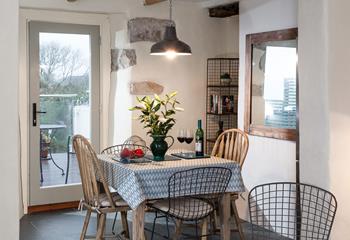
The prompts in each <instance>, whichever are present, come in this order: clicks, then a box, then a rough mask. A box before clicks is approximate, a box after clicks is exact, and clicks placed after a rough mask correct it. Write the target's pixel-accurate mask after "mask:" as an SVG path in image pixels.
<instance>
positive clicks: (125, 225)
mask: <svg viewBox="0 0 350 240" xmlns="http://www.w3.org/2000/svg"><path fill="white" fill-rule="evenodd" d="M121 218H122V225H123V231H124V235H125V237H126V238H129V236H130V234H129V226H128V212H124V211H123V212H121Z"/></svg>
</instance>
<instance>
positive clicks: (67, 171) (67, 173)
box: [64, 151, 70, 184]
mask: <svg viewBox="0 0 350 240" xmlns="http://www.w3.org/2000/svg"><path fill="white" fill-rule="evenodd" d="M69 164H70V153H69V151H67V168H66V180H65V182H64V184H67V183H68V175H69Z"/></svg>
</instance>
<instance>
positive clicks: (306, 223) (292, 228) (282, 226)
mask: <svg viewBox="0 0 350 240" xmlns="http://www.w3.org/2000/svg"><path fill="white" fill-rule="evenodd" d="M248 203H249V212H250V220H251V224H252V239H259V240H260V239H261V240H267V239H268V240H274V239H302V240H328V239H329V235H330V232H331V229H332V226H333V221H334V218H335V214H336V211H337V200H336V198H335V196H334V195H333V194H332V193H330V192H328V191H326V190H324V189H321V188H319V187H315V186H312V185H308V184H303V183H300V184H298V183H293V182H277V183H268V184H263V185H259V186H256V187H254V188H253V189H252V190H251V191H250V193H249V198H248Z"/></svg>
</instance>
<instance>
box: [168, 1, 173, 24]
mask: <svg viewBox="0 0 350 240" xmlns="http://www.w3.org/2000/svg"><path fill="white" fill-rule="evenodd" d="M169 20H170V21H171V26H173V25H174V23H173V0H169Z"/></svg>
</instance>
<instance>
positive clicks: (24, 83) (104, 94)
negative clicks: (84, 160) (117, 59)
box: [19, 9, 111, 213]
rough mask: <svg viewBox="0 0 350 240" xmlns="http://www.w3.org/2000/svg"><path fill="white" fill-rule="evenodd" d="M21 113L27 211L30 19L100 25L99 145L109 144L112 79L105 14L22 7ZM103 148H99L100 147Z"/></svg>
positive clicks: (23, 185)
mask: <svg viewBox="0 0 350 240" xmlns="http://www.w3.org/2000/svg"><path fill="white" fill-rule="evenodd" d="M19 20H20V21H19V24H20V26H19V29H20V32H19V43H20V46H19V65H20V72H19V78H20V80H19V114H20V128H21V176H22V177H21V180H22V196H23V208H24V213H27V210H28V205H29V125H28V123H29V121H30V117H31V116H30V107H31V106H30V104H29V65H28V63H29V55H28V45H27V44H28V41H27V39H28V28H27V23H28V22H29V21H45V22H56V23H72V24H87V25H99V26H100V37H101V46H100V116H101V118H100V148H104V147H106V146H107V145H108V143H107V141H108V128H107V126H108V102H109V88H110V78H111V75H110V73H111V53H110V24H109V18H108V15H106V14H92V13H74V12H63V11H49V10H33V9H20V19H19ZM98 150H100V149H98Z"/></svg>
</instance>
